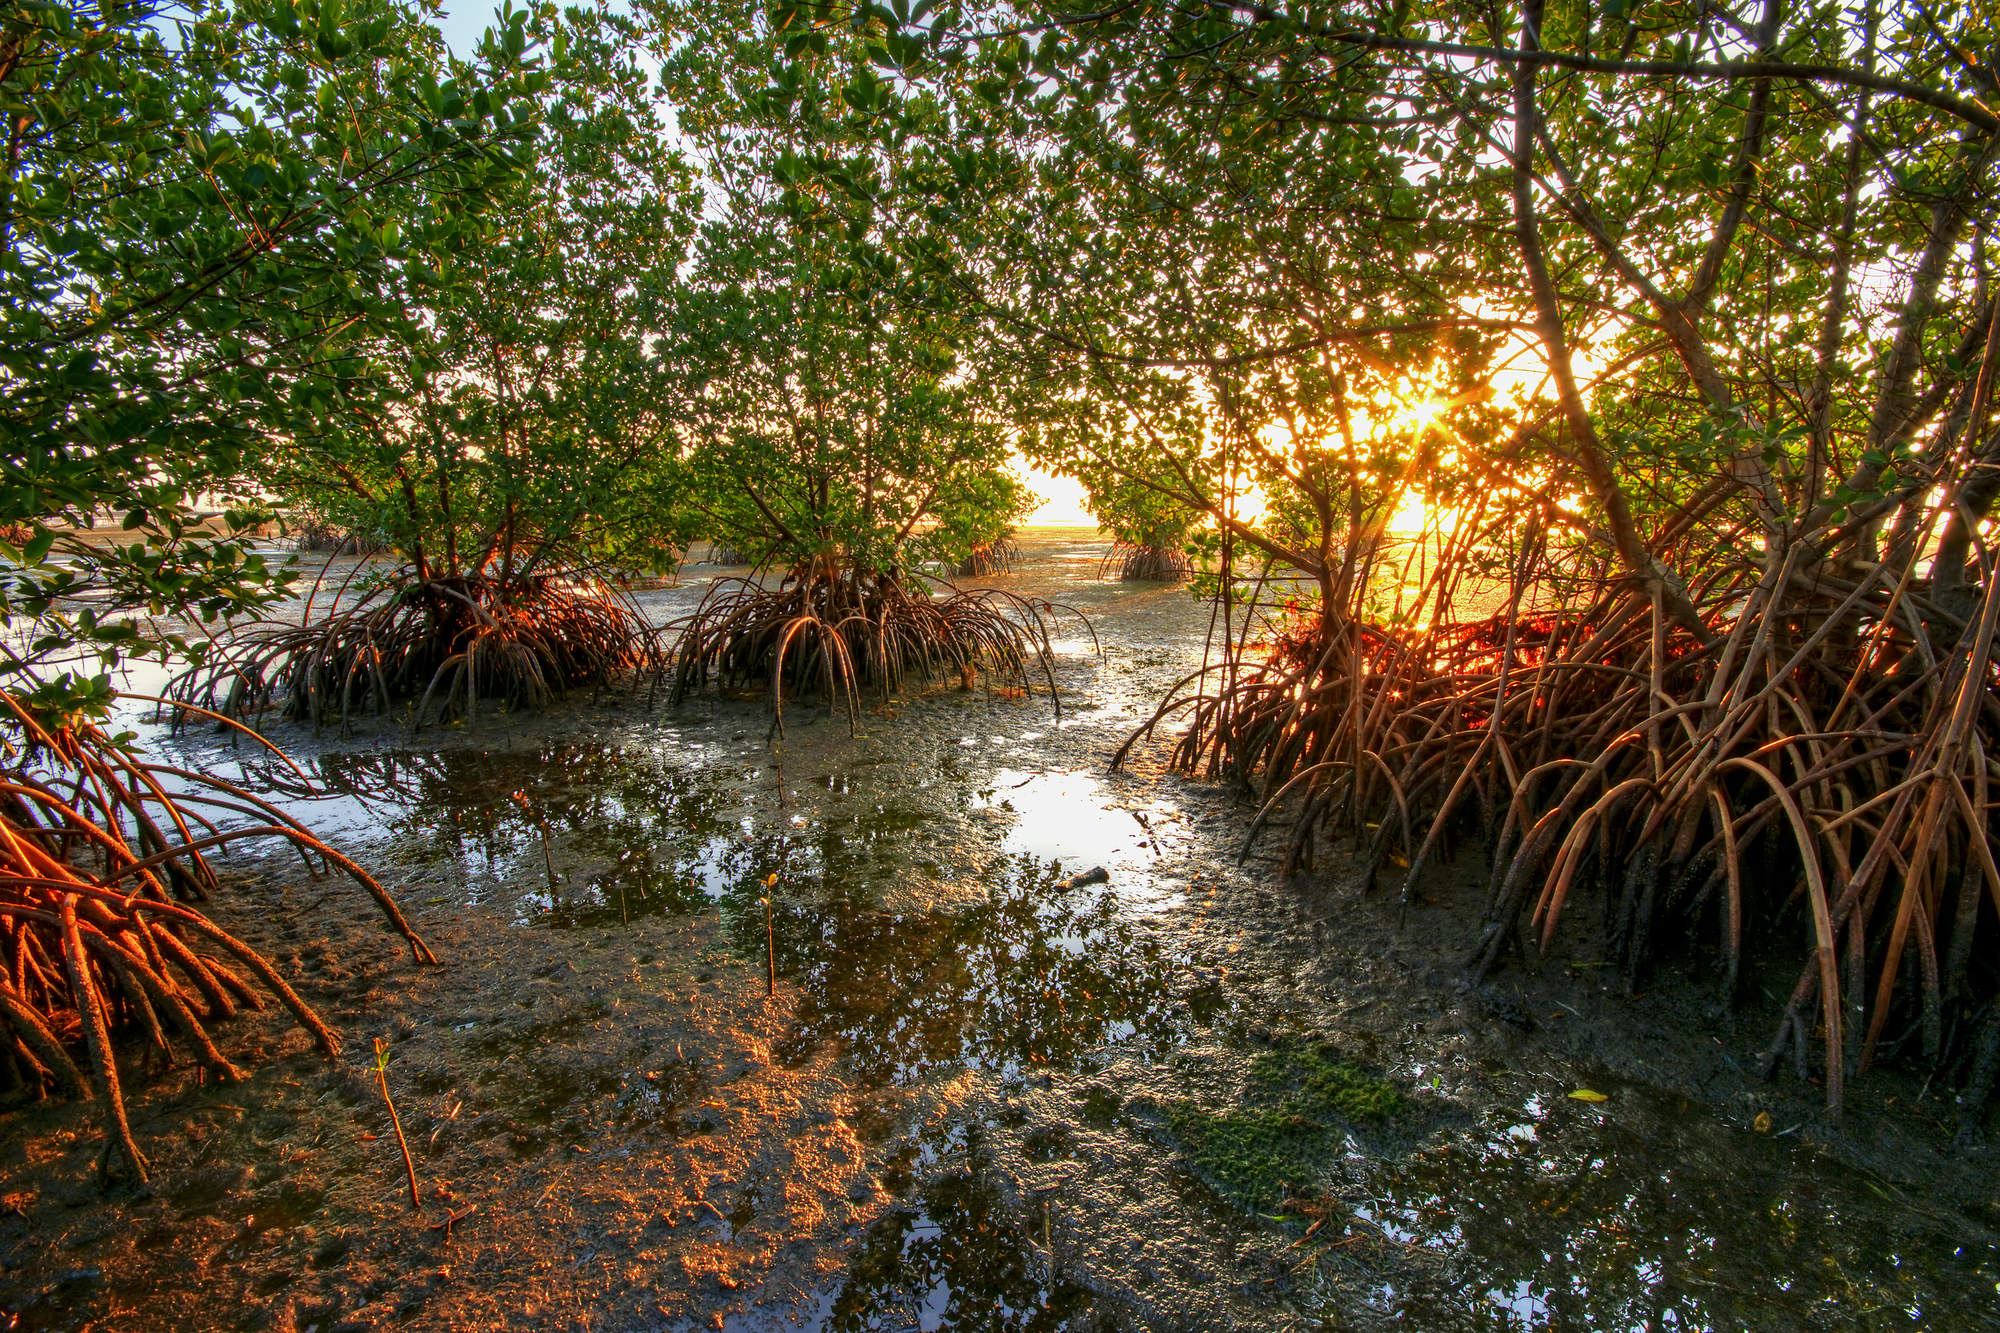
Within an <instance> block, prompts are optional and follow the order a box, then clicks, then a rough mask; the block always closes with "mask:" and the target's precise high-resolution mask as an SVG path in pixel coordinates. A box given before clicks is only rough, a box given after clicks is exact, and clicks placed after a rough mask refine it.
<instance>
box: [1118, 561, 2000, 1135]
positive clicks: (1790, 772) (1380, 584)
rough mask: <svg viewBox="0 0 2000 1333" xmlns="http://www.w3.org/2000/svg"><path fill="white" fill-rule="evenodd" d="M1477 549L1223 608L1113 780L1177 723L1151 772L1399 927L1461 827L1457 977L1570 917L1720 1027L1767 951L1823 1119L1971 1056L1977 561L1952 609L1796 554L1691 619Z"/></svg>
mask: <svg viewBox="0 0 2000 1333" xmlns="http://www.w3.org/2000/svg"><path fill="white" fill-rule="evenodd" d="M1690 526H1691V525H1688V524H1683V525H1682V528H1681V530H1682V531H1683V532H1686V531H1687V530H1688V528H1689V527H1690ZM1501 531H1502V532H1505V531H1506V529H1501ZM1517 532H1518V530H1517ZM1493 534H1494V529H1491V528H1488V529H1486V530H1485V531H1484V532H1483V533H1480V532H1479V531H1478V530H1477V529H1475V528H1474V527H1473V526H1472V525H1471V524H1470V523H1464V522H1462V523H1461V525H1460V528H1459V530H1458V531H1457V532H1455V533H1452V534H1449V535H1446V534H1433V536H1432V537H1431V538H1430V539H1428V540H1429V545H1428V550H1429V555H1430V557H1431V558H1430V559H1429V560H1428V567H1427V568H1426V569H1422V570H1418V571H1416V572H1415V573H1413V572H1412V570H1413V565H1414V564H1415V563H1421V562H1413V563H1412V565H1406V566H1404V567H1403V568H1401V569H1392V570H1388V571H1387V573H1386V575H1385V567H1384V566H1383V565H1381V564H1380V563H1378V557H1379V553H1377V552H1374V551H1368V552H1363V553H1360V554H1358V555H1357V557H1356V558H1355V559H1354V560H1352V561H1351V562H1350V570H1349V571H1348V577H1346V578H1345V579H1344V580H1343V581H1342V582H1339V583H1334V582H1333V581H1331V580H1329V584H1330V586H1331V592H1332V595H1331V596H1324V597H1323V598H1322V599H1321V600H1320V603H1319V606H1318V607H1314V608H1311V609H1308V610H1300V609H1298V607H1299V603H1297V602H1294V603H1293V607H1294V611H1293V613H1292V614H1291V615H1289V616H1278V617H1276V618H1271V617H1270V616H1269V613H1270V611H1271V609H1272V608H1271V607H1270V606H1268V605H1267V606H1264V607H1262V608H1261V612H1262V613H1264V614H1266V616H1267V619H1268V620H1269V621H1270V623H1269V625H1268V632H1267V634H1266V635H1265V636H1264V638H1263V639H1262V641H1261V642H1257V641H1255V640H1256V639H1257V636H1256V634H1255V633H1254V632H1253V631H1254V621H1255V619H1256V617H1257V615H1258V614H1259V613H1260V608H1259V607H1256V606H1252V607H1250V608H1247V616H1248V618H1247V619H1246V621H1245V630H1244V632H1243V633H1241V634H1240V635H1236V636H1233V637H1232V640H1231V642H1230V643H1229V647H1228V651H1227V652H1226V653H1225V654H1224V655H1223V658H1222V660H1220V661H1215V662H1211V663H1210V665H1209V666H1208V667H1206V668H1205V669H1204V670H1203V671H1202V672H1200V673H1198V674H1197V675H1196V676H1194V677H1191V678H1190V679H1189V680H1188V681H1187V682H1184V684H1183V687H1182V688H1181V689H1180V690H1178V691H1176V692H1175V693H1174V694H1173V695H1172V696H1171V697H1170V698H1169V699H1168V700H1167V701H1166V702H1165V703H1164V704H1163V705H1162V706H1161V708H1160V709H1159V711H1158V712H1157V713H1156V714H1155V716H1154V717H1153V718H1152V720H1151V721H1150V722H1148V723H1147V724H1146V726H1145V727H1142V728H1141V729H1140V731H1139V732H1138V733H1136V734H1135V736H1134V737H1133V738H1132V740H1129V741H1128V742H1127V743H1126V747H1125V748H1124V749H1122V750H1121V751H1120V752H1119V756H1118V759H1119V760H1122V759H1123V758H1124V756H1125V754H1126V753H1127V752H1128V751H1129V750H1130V747H1131V745H1132V744H1133V743H1134V742H1135V741H1137V740H1138V739H1139V738H1140V737H1141V736H1144V735H1146V734H1149V733H1150V732H1151V731H1152V730H1153V729H1154V728H1155V727H1157V726H1158V725H1160V724H1161V723H1162V722H1164V721H1166V720H1167V719H1169V718H1174V717H1177V716H1184V717H1185V718H1187V720H1188V721H1189V723H1190V725H1189V726H1188V727H1187V729H1186V730H1185V731H1184V732H1183V733H1182V734H1181V735H1180V737H1179V738H1178V740H1177V741H1176V743H1175V745H1174V748H1173V761H1174V763H1175V764H1176V765H1178V766H1179V767H1180V768H1181V769H1183V770H1187V771H1200V772H1204V773H1207V774H1210V775H1213V776H1218V777H1225V778H1232V779H1236V780H1240V781H1243V782H1245V783H1247V784H1248V785H1249V786H1250V787H1251V788H1252V789H1253V790H1254V791H1255V793H1256V794H1257V795H1258V797H1259V798H1260V801H1261V809H1260V811H1259V813H1258V815H1257V818H1256V822H1255V825H1254V827H1253V829H1252V831H1251V833H1250V841H1251V842H1254V841H1255V840H1256V839H1257V838H1259V837H1260V836H1266V835H1267V834H1275V835H1277V836H1279V837H1281V838H1282V839H1283V842H1284V867H1285V871H1286V872H1287V873H1290V872H1292V871H1295V870H1298V869H1301V868H1304V867H1306V866H1309V865H1310V864H1311V863H1312V859H1313V855H1314V849H1315V845H1316V843H1318V842H1319V841H1321V840H1323V839H1325V838H1327V837H1329V836H1339V835H1351V836H1352V837H1353V838H1354V840H1355V845H1356V846H1357V848H1358V849H1359V850H1360V852H1361V854H1362V856H1363V858H1364V861H1365V865H1366V867H1367V877H1368V878H1367V882H1368V884H1369V885H1370V886H1371V887H1372V886H1373V885H1374V883H1375V882H1376V879H1377V876H1378V875H1379V874H1380V872H1381V870H1382V869H1383V867H1384V866H1385V865H1388V864H1390V863H1392V862H1393V863H1395V864H1396V865H1398V866H1403V867H1407V869H1406V871H1405V873H1404V874H1403V882H1402V895H1403V905H1404V909H1405V910H1407V908H1408V904H1409V902H1410V899H1411V895H1412V893H1413V892H1414V889H1415V886H1416V884H1417V883H1418V881H1419V878H1420V877H1421V876H1422V874H1423V872H1424V870H1425V868H1426V867H1427V866H1429V865H1430V864H1432V863H1433V862H1434V861H1435V860H1437V859H1438V858H1439V857H1441V856H1443V855H1446V854H1448V853H1449V852H1450V851H1451V849H1452V848H1453V845H1454V844H1455V843H1456V842H1458V841H1459V840H1460V839H1461V838H1463V837H1464V836H1465V835H1467V834H1469V833H1479V834H1483V841H1484V843H1485V845H1486V846H1487V848H1488V849H1489V851H1490V854H1491V856H1492V869H1491V875H1490V880H1489V886H1488V893H1487V910H1486V915H1485V925H1484V927H1483V929H1482V931H1481V932H1480V934H1479V937H1478V939H1477V941H1476V943H1475V944H1474V946H1473V948H1472V950H1471V953H1470V957H1469V965H1470V970H1471V972H1472V974H1473V976H1474V978H1475V980H1476V979H1478V978H1480V977H1483V976H1484V975H1485V974H1486V973H1488V972H1489V971H1490V970H1492V969H1493V968H1495V967H1496V966H1498V965H1500V963H1501V962H1502V961H1503V959H1505V958H1506V957H1507V956H1508V954H1509V951H1510V949H1518V950H1520V951H1522V952H1523V953H1535V954H1546V953H1547V952H1548V951H1549V949H1550V948H1551V947H1552V946H1553V944H1554V942H1555V940H1556V937H1557V934H1558V932H1559V931H1560V930H1561V929H1562V927H1563V923H1564V921H1565V920H1566V919H1569V918H1573V917H1574V916H1575V915H1576V912H1577V910H1578V904H1579V900H1594V901H1595V903H1596V906H1597V910H1598V911H1600V912H1601V913H1602V915H1603V939H1604V942H1605V943H1604V947H1605V949H1606V951H1607V957H1608V961H1610V962H1613V963H1615V964H1616V965H1617V966H1618V967H1619V968H1620V969H1621V970H1622V972H1623V975H1624V977H1625V979H1626V983H1627V986H1628V988H1631V989H1637V988H1639V987H1640V986H1641V985H1642V979H1643V978H1644V976H1645V974H1646V971H1647V968H1648V966H1649V965H1650V964H1651V963H1653V962H1654V961H1655V959H1656V957H1657V956H1658V955H1659V954H1660V951H1661V950H1662V948H1663V947H1665V946H1666V945H1667V944H1668V943H1670V942H1672V943H1677V944H1679V945H1682V946H1687V947H1690V948H1692V950H1693V952H1694V956H1696V957H1697V958H1707V959H1712V960H1713V964H1712V973H1713V978H1714V985H1715V988H1716V994H1717V998H1718V1000H1719V1001H1720V1002H1721V1003H1722V1004H1724V1005H1732V1004H1733V1003H1734V1002H1735V1001H1736V999H1737V997H1738V993H1739V990H1740V989H1741V986H1742V984H1743V981H1744V968H1745V957H1746V953H1748V952H1749V951H1751V950H1752V949H1753V948H1755V949H1761V950H1763V951H1764V953H1763V956H1764V957H1767V958H1775V959H1782V958H1784V957H1787V956H1789V957H1790V958H1792V959H1793V960H1795V962H1796V964H1797V966H1798V967H1799V971H1798V974H1797V980H1796V983H1795V984H1794V985H1792V987H1791V989H1790V993H1789V995H1788V996H1787V997H1786V999H1785V1005H1784V1013H1783V1016H1782V1018H1781V1020H1780V1022H1779V1023H1778V1025H1777V1030H1776V1033H1775V1035H1774V1038H1773V1041H1772V1043H1771V1045H1770V1048H1769V1051H1768V1053H1767V1055H1766V1058H1765V1063H1766V1069H1767V1072H1768V1070H1769V1069H1770V1068H1771V1067H1772V1066H1774V1065H1775V1064H1776V1063H1777V1061H1778V1060H1779V1059H1780V1058H1781V1057H1782V1056H1783V1054H1784V1052H1785V1051H1786V1049H1787V1048H1788V1047H1790V1048H1793V1049H1795V1051H1796V1054H1797V1057H1798V1060H1799V1063H1800V1066H1801V1068H1802V1069H1804V1068H1805V1067H1806V1062H1807V1050H1806V1044H1807V1041H1808V1034H1809V1033H1816V1034H1817V1038H1818V1047H1819V1051H1820V1054H1821V1063H1822V1070H1821V1073H1822V1075H1823V1078H1824V1084H1825V1088H1826V1096H1827V1102H1828V1106H1829V1109H1830V1111H1831V1112H1832V1113H1834V1114H1836V1115H1837V1114H1838V1111H1839V1108H1840V1105H1841V1099H1842V1092H1843V1087H1844V1084H1845V1082H1846V1080H1847V1079H1848V1078H1849V1077H1851V1076H1853V1075H1855V1074H1857V1073H1859V1072H1861V1071H1864V1070H1866V1069H1867V1068H1868V1067H1869V1065H1870V1064H1871V1063H1873V1062H1876V1061H1879V1060H1882V1059H1885V1058H1889V1057H1892V1056H1897V1055H1903V1054H1910V1055H1916V1056H1920V1057H1922V1058H1923V1059H1924V1060H1926V1061H1929V1062H1930V1063H1931V1064H1932V1065H1933V1066H1935V1067H1938V1068H1944V1067H1947V1066H1949V1065H1951V1063H1952V1062H1953V1061H1954V1060H1958V1061H1960V1064H1961V1065H1962V1064H1963V1063H1965V1062H1966V1061H1969V1060H1970V1057H1969V1056H1967V1055H1965V1052H1966V1051H1967V1048H1968V1047H1969V1046H1970V1045H1971V1044H1972V1043H1973V1037H1972V1034H1973V1030H1974V1028H1975V1026H1976V1024H1977V1022H1978V1020H1979V1019H1980V1017H1981V1016H1982V1012H1983V1010H1984V1007H1985V1006H1986V1005H1987V1004H1988V1003H1989V1001H1990V1000H1991V998H1992V997H1993V996H1994V995H1995V993H1996V991H2000V966H1996V958H2000V949H1996V947H1995V946H1996V944H2000V934H1996V926H1997V925H2000V922H1996V918H1995V909H2000V868H1996V865H1995V856H1994V850H1993V845H1994V836H1993V834H1994V830H1993V823H1992V813H1991V812H1992V810H1993V801H1994V797H1993V795H1992V787H1993V785H1994V778H1995V776H1996V773H2000V769H1996V765H1995V757H1994V756H1995V742H1996V740H2000V695H1996V691H1995V672H1994V657H1993V647H1994V637H1995V630H1996V625H2000V594H1996V592H1995V591H1994V589H1995V586H1996V580H1995V577H1994V575H1995V573H1996V572H2000V571H1996V570H1994V569H1992V568H1987V569H1984V570H1983V571H1981V587H1980V590H1979V591H1978V592H1977V594H1976V596H1975V595H1968V596H1966V597H1965V598H1963V599H1962V605H1961V608H1960V610H1959V611H1954V610H1952V609H1950V608H1949V607H1948V606H1947V604H1946V600H1945V598H1943V597H1942V596H1940V595H1939V590H1938V589H1937V588H1936V585H1935V583H1934V581H1933V580H1930V579H1926V578H1923V577H1920V576H1919V574H1918V573H1917V570H1916V565H1915V562H1914V561H1911V562H1909V563H1906V564H1904V565H1903V566H1902V567H1901V568H1900V569H1899V568H1897V567H1896V565H1894V564H1892V563H1889V562H1887V561H1885V562H1881V563H1866V564H1863V563H1848V564H1840V565H1836V564H1833V563H1831V562H1827V561H1823V560H1819V559H1815V558H1813V557H1812V554H1811V548H1810V547H1808V546H1806V545H1805V544H1803V543H1801V544H1798V545H1795V546H1792V547H1789V548H1781V549H1778V550H1776V551H1774V553H1773V554H1771V555H1770V556H1769V558H1767V559H1764V560H1763V561H1761V562H1757V563H1753V562H1751V561H1749V560H1739V561H1736V562H1733V563H1730V564H1728V565H1726V566H1723V567H1720V568H1711V569H1709V570H1708V571H1707V573H1706V576H1705V577H1704V578H1703V579H1701V580H1699V581H1695V580H1690V583H1691V592H1690V599H1691V602H1692V604H1693V606H1694V607H1695V608H1696V610H1697V612H1698V615H1697V617H1696V618H1695V619H1694V620H1693V622H1692V623H1690V622H1689V621H1687V620H1685V619H1679V618H1676V617H1674V616H1673V615H1672V614H1670V612H1669V610H1668V609H1667V607H1666V606H1664V605H1663V599H1662V598H1661V597H1660V595H1659V593H1658V591H1657V589H1656V590H1655V591H1654V592H1653V594H1652V596H1651V597H1650V598H1649V597H1648V596H1646V595H1645V594H1642V593H1637V592H1635V591H1634V589H1633V588H1632V586H1631V584H1630V583H1628V582H1625V581H1623V580H1620V579H1618V578H1616V577H1615V571H1614V570H1612V569H1611V568H1609V567H1607V566H1606V565H1603V564H1600V565H1597V566H1595V567H1591V566H1588V565H1585V564H1580V563H1579V562H1577V561H1576V560H1575V559H1574V558H1573V557H1572V558H1569V559H1565V558H1563V557H1561V556H1559V555H1556V554H1554V553H1552V552H1551V551H1550V549H1549V547H1548V545H1547V543H1546V542H1545V541H1544V540H1543V539H1542V536H1541V535H1540V534H1539V532H1538V531H1537V530H1535V529H1533V528H1532V527H1531V528H1530V529H1529V530H1528V531H1527V532H1526V534H1525V535H1517V537H1516V538H1514V539H1513V540H1512V542H1511V549H1510V550H1509V551H1508V552H1507V563H1508V564H1509V565H1511V573H1509V574H1507V575H1505V576H1503V577H1504V581H1502V580H1494V579H1492V578H1486V579H1484V580H1482V579H1481V578H1480V577H1478V576H1477V575H1476V574H1475V572H1474V571H1475V570H1476V569H1478V568H1482V567H1483V568H1486V569H1492V568H1495V567H1496V566H1495V563H1494V561H1493V560H1492V556H1493V554H1494V549H1495V548H1494V547H1493V546H1491V545H1485V546H1482V545H1480V544H1479V543H1478V542H1477V541H1475V536H1483V537H1484V538H1486V539H1487V540H1488V541H1489V542H1490V541H1491V539H1492V537H1493ZM1667 535H1668V536H1669V537H1670V538H1671V537H1672V535H1673V533H1672V531H1671V530H1669V532H1668V534H1667ZM1385 577H1387V578H1389V579H1390V580H1391V582H1392V584H1393V588H1394V591H1395V596H1394V598H1393V601H1394V605H1393V607H1385V606H1384V605H1383V603H1384V600H1385V594H1384V586H1385V585H1384V579H1385ZM1266 600H1267V601H1271V600H1276V599H1274V598H1267V599H1266ZM1481 601H1483V602H1485V603H1486V604H1487V607H1488V610H1489V613H1488V614H1486V615H1484V616H1480V617H1478V618H1459V617H1457V616H1454V614H1453V611H1454V608H1455V607H1458V606H1465V605H1468V604H1476V603H1478V602H1481ZM1308 605H1309V603H1308ZM1246 641H1249V642H1246ZM1249 849H1250V843H1246V845H1245V848H1244V852H1245V854H1246V855H1247V853H1248V851H1249ZM1982 904H1986V905H1984V906H1983V905H1982ZM1991 1063H1992V1062H1991V1061H1986V1062H1980V1069H1981V1070H1982V1071H1983V1077H1984V1079H1985V1080H1986V1081H1988V1082H1990V1081H1991V1079H1992V1077H1993V1070H1992V1069H1991V1068H1988V1067H1987V1066H1988V1065H1990V1064H1991ZM1973 1081H1975V1082H1977V1081H1978V1079H1977V1078H1975V1079H1974V1080H1973ZM1973 1091H1974V1095H1975V1096H1983V1093H1984V1089H1983V1088H1980V1089H1975V1090H1973Z"/></svg>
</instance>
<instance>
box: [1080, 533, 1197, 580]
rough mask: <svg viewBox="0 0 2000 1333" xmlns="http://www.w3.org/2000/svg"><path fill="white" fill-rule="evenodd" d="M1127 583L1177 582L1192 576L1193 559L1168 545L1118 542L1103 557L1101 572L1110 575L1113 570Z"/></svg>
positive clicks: (1103, 574) (1106, 575)
mask: <svg viewBox="0 0 2000 1333" xmlns="http://www.w3.org/2000/svg"><path fill="white" fill-rule="evenodd" d="M1114 569H1115V570H1117V577H1118V578H1119V579H1120V580H1122V581H1123V582H1126V583H1180V582H1183V581H1185V580H1187V579H1191V578H1193V577H1194V562H1193V561H1192V560H1190V559H1188V555H1187V552H1185V551H1183V550H1180V549H1179V548H1177V547H1170V546H1139V545H1134V544H1133V543H1131V542H1119V543H1118V544H1117V545H1115V546H1113V547H1112V548H1111V553H1110V554H1109V555H1107V556H1105V557H1104V565H1103V568H1102V570H1101V571H1100V574H1101V575H1102V576H1104V577H1110V576H1111V571H1112V570H1114Z"/></svg>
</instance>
